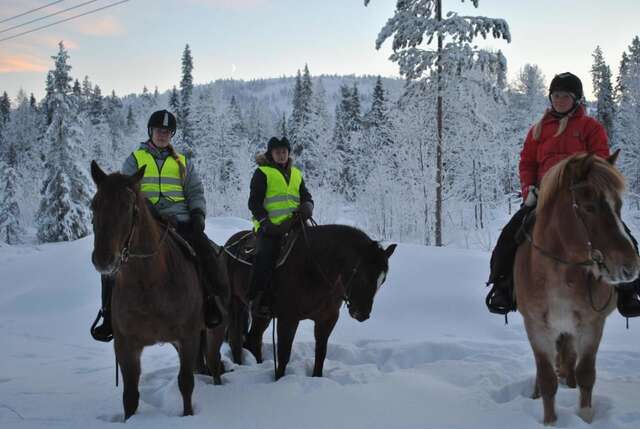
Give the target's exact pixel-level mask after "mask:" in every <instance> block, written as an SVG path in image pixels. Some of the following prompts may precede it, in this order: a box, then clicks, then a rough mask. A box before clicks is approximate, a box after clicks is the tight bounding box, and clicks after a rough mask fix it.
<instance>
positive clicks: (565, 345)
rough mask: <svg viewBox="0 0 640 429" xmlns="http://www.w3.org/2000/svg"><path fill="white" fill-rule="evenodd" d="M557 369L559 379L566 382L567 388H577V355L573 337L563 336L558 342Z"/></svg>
mask: <svg viewBox="0 0 640 429" xmlns="http://www.w3.org/2000/svg"><path fill="white" fill-rule="evenodd" d="M556 350H557V352H558V354H557V355H556V369H557V372H558V377H559V378H562V379H564V380H565V382H566V383H567V386H568V387H570V388H572V389H575V387H576V359H577V354H576V351H575V348H574V345H573V336H571V335H569V334H562V335H560V336H559V337H558V340H557V341H556Z"/></svg>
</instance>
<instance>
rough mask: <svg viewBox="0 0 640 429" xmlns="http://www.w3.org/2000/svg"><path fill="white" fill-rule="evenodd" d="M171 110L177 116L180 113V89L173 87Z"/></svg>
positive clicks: (170, 96) (170, 97)
mask: <svg viewBox="0 0 640 429" xmlns="http://www.w3.org/2000/svg"><path fill="white" fill-rule="evenodd" d="M169 110H170V111H171V112H173V113H175V114H177V113H178V112H179V111H180V97H179V96H178V89H177V88H176V86H175V85H173V89H171V94H170V95H169Z"/></svg>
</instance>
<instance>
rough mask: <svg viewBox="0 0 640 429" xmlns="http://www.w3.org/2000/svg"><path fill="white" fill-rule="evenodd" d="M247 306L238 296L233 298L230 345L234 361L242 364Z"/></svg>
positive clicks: (230, 317)
mask: <svg viewBox="0 0 640 429" xmlns="http://www.w3.org/2000/svg"><path fill="white" fill-rule="evenodd" d="M244 312H245V306H244V304H242V302H240V300H239V299H237V298H235V297H234V298H232V299H231V306H230V311H229V313H230V314H229V347H231V355H232V356H233V362H234V363H236V364H238V365H242V337H243V334H244V318H245V315H244Z"/></svg>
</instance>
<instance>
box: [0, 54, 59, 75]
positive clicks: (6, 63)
mask: <svg viewBox="0 0 640 429" xmlns="http://www.w3.org/2000/svg"><path fill="white" fill-rule="evenodd" d="M47 70H48V66H47V65H46V64H44V63H43V62H42V61H41V60H40V59H39V58H32V57H30V56H27V55H5V53H3V52H0V73H21V72H36V73H42V72H45V71H47Z"/></svg>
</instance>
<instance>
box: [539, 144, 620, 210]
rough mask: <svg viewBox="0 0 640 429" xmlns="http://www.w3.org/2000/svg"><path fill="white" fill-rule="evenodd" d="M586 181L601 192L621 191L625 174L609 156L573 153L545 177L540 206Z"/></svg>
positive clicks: (541, 185)
mask: <svg viewBox="0 0 640 429" xmlns="http://www.w3.org/2000/svg"><path fill="white" fill-rule="evenodd" d="M578 183H586V184H587V185H588V186H589V187H590V188H592V189H593V191H594V192H596V193H597V194H604V193H610V192H611V193H614V194H618V195H619V194H621V193H622V192H623V191H624V188H625V184H624V177H623V176H622V174H621V173H620V172H619V171H618V169H617V168H615V167H614V166H613V164H611V163H609V162H608V161H607V160H605V159H603V158H601V157H599V156H597V155H594V154H587V153H578V154H575V155H572V156H570V157H568V158H566V159H564V160H562V161H560V162H559V163H557V164H556V165H554V166H553V167H551V169H549V171H548V172H547V173H546V174H545V175H544V177H543V178H542V182H541V183H540V193H539V195H538V205H537V210H538V211H542V210H544V208H545V207H546V206H547V205H548V204H550V202H551V201H553V199H554V198H556V197H557V196H558V194H559V193H561V192H562V191H563V190H569V187H570V186H571V185H575V184H578Z"/></svg>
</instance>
